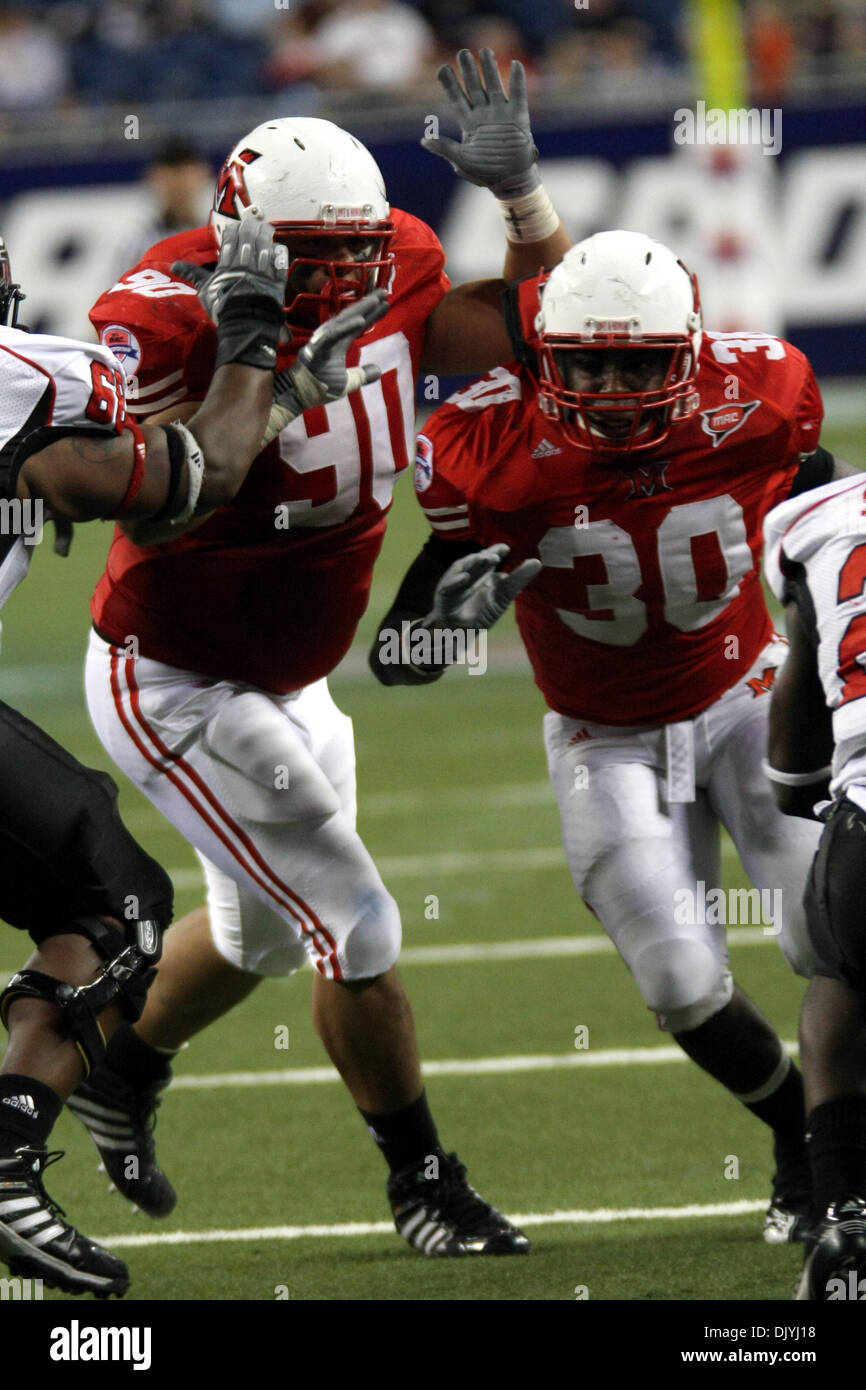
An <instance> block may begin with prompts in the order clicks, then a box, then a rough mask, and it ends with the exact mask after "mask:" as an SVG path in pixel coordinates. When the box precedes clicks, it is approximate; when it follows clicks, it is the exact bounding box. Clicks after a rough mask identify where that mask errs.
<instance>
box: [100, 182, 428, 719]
mask: <svg viewBox="0 0 866 1390" xmlns="http://www.w3.org/2000/svg"><path fill="white" fill-rule="evenodd" d="M391 216H392V220H393V222H394V223H395V225H396V234H395V236H394V238H393V241H392V243H391V244H392V248H393V250H394V252H395V257H396V259H395V271H394V275H393V279H392V283H391V286H390V290H389V303H390V307H389V310H388V313H387V314H386V315H385V317H384V318H383V319H381V320H380V321H379V322H378V323H377V324H374V325H373V327H372V328H371V329H369V330H368V332H367V333H365V334H364V336H363V338H362V339H361V340H360V342H359V343H356V344H353V346H352V348H351V349H350V351H349V353H348V356H347V361H348V363H349V365H354V364H356V363H358V362H375V363H377V364H378V365H379V366H380V367H381V368H382V377H381V379H380V380H379V381H376V382H371V383H370V384H369V385H368V386H365V387H363V388H362V390H361V391H358V392H356V393H355V394H354V395H352V396H349V397H347V398H344V399H343V400H339V401H334V402H333V403H332V404H331V405H328V406H321V407H318V408H316V409H314V410H307V411H305V412H304V414H303V415H302V416H301V417H300V418H298V419H297V420H293V421H292V423H291V424H290V425H289V426H288V427H287V428H286V429H285V430H283V431H282V433H281V434H280V436H279V438H278V439H276V440H274V441H273V443H272V444H270V445H268V447H267V448H266V449H264V450H263V451H262V453H261V454H260V455H259V456H258V458H257V459H256V460H255V462H254V463H253V465H252V468H251V469H250V472H249V474H248V476H247V479H246V481H245V483H244V485H243V487H242V488H241V489H240V491H239V492H238V494H237V496H236V497H235V498H234V500H233V501H232V502H231V503H229V504H228V506H226V507H222V508H221V509H220V510H219V511H218V512H216V513H215V514H214V515H213V516H212V517H211V518H210V519H209V520H208V521H206V522H205V523H204V524H203V525H202V526H200V527H198V528H197V529H196V530H194V531H191V532H189V533H188V534H187V535H184V536H180V537H179V538H178V539H177V540H176V541H172V542H170V543H168V544H166V545H160V546H151V547H147V548H143V547H139V546H136V545H133V543H132V542H131V541H130V540H128V539H127V537H126V536H124V535H123V533H122V532H121V531H120V530H118V531H117V532H116V533H115V537H114V541H113V543H112V546H111V550H110V552H109V556H108V563H107V566H106V570H105V573H104V574H103V576H102V578H101V579H100V581H99V584H98V585H97V588H96V592H95V594H94V597H93V603H92V613H93V620H94V623H95V625H96V627H97V628H98V629H99V631H100V632H101V633H102V634H103V635H104V636H106V637H107V638H108V639H109V640H111V641H114V642H122V641H123V640H124V638H125V637H126V636H127V635H128V634H135V635H136V636H137V637H138V641H139V651H140V652H141V654H142V655H143V656H147V657H151V658H153V659H154V660H157V661H164V662H167V663H168V664H169V665H172V666H179V667H181V668H182V669H185V670H192V671H200V672H201V673H202V674H203V675H207V676H212V677H214V678H216V679H224V680H239V681H245V682H248V683H249V684H251V685H255V686H259V687H260V688H262V689H264V690H272V691H275V692H278V693H281V694H284V693H287V692H289V691H291V690H297V689H300V688H301V687H302V686H305V685H309V684H310V682H311V681H315V680H318V679H319V678H320V677H322V676H324V675H327V673H328V672H329V671H331V670H333V668H334V666H336V664H337V662H338V661H339V660H340V659H341V657H342V656H343V655H344V653H345V651H346V649H347V648H348V646H349V644H350V642H351V640H352V637H353V635H354V632H355V628H356V627H357V624H358V621H359V619H360V617H361V615H362V613H363V612H364V609H365V608H366V606H367V600H368V597H369V590H370V578H371V573H372V568H373V563H374V561H375V559H376V556H377V555H378V553H379V549H380V547H381V544H382V537H383V534H384V530H385V514H386V512H387V510H388V507H389V505H390V501H391V491H392V488H393V484H394V479H395V477H396V475H397V474H398V473H399V472H400V471H401V470H402V469H403V468H405V467H406V465H407V463H408V461H409V458H410V457H411V453H412V447H413V437H414V418H415V400H414V386H415V374H416V372H417V370H418V366H419V361H420V356H421V352H422V348H423V342H424V329H425V324H426V321H427V318H428V317H429V315H430V314H431V312H432V311H433V309H434V308H435V306H436V305H437V304H438V302H439V300H440V299H441V298H442V296H443V295H444V294H445V292H446V290H447V289H448V279H447V276H446V275H445V274H444V270H443V266H444V262H445V256H444V252H443V251H442V247H441V246H440V244H439V241H438V240H437V238H436V236H435V235H434V233H433V232H432V231H431V230H430V228H429V227H427V226H426V225H425V223H423V222H420V221H418V219H417V218H414V217H412V216H410V215H409V214H408V213H404V212H400V211H398V210H397V209H392V211H391ZM216 256H217V251H216V242H215V239H214V235H213V232H212V230H211V229H210V228H209V227H203V228H199V229H198V230H196V231H192V232H184V233H181V235H179V236H175V237H169V238H168V239H167V240H166V241H162V242H159V243H158V244H157V245H156V246H154V247H153V248H152V249H151V250H150V251H149V252H148V253H147V255H146V256H145V257H144V258H143V259H142V261H141V262H139V265H138V266H136V267H135V269H134V270H132V271H130V272H128V273H127V274H126V275H124V276H123V277H122V278H121V280H120V281H119V282H118V284H117V285H115V286H114V287H113V288H112V289H110V290H108V291H107V292H106V293H105V294H103V295H102V296H101V298H100V299H99V300H98V301H97V303H96V304H95V305H94V307H93V309H92V311H91V315H90V317H91V320H92V322H93V324H94V327H95V328H96V329H97V331H98V332H99V334H100V339H101V341H102V342H103V343H104V344H105V345H106V346H108V347H110V348H111V349H112V351H114V352H115V353H116V354H117V355H118V356H119V357H120V359H121V361H122V362H123V365H124V368H125V371H126V374H127V378H128V382H129V387H130V388H131V389H130V390H129V391H128V395H129V398H130V406H131V408H132V409H133V410H135V412H136V414H137V416H138V417H139V419H146V418H147V416H148V415H151V414H153V413H155V412H156V411H162V410H165V409H168V408H169V407H171V406H172V405H175V404H179V403H180V402H181V401H187V400H197V399H200V398H201V397H202V396H204V394H205V392H206V391H207V387H208V383H209V381H210V378H211V376H212V374H213V366H214V359H215V353H216V330H215V328H214V325H213V324H212V322H211V320H210V319H209V318H208V316H207V314H206V313H205V312H204V309H203V308H202V306H201V304H200V302H199V299H198V296H197V294H196V292H195V290H194V289H193V288H192V287H191V286H190V285H187V284H184V283H183V282H182V281H179V280H177V279H176V278H173V277H172V273H171V265H172V262H173V261H176V260H186V261H192V262H193V263H195V264H209V263H212V262H213V261H215V260H216ZM292 356H293V353H292V351H291V349H286V350H281V353H280V359H279V366H280V367H283V366H286V365H288V363H289V362H290V361H291V360H292Z"/></svg>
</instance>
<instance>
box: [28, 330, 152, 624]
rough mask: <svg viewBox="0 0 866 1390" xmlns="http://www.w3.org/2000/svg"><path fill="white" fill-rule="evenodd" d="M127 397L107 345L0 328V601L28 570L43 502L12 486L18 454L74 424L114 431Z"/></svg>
mask: <svg viewBox="0 0 866 1390" xmlns="http://www.w3.org/2000/svg"><path fill="white" fill-rule="evenodd" d="M125 417H126V397H125V384H124V376H123V372H122V370H121V368H120V364H119V363H118V361H117V359H116V358H115V357H114V356H113V354H112V353H110V352H109V351H108V349H107V348H104V347H101V346H99V345H98V344H97V343H79V342H75V341H73V340H72V339H70V338H55V337H51V336H49V335H47V334H40V333H26V332H24V331H23V330H22V329H18V328H5V327H0V607H2V606H3V604H4V603H5V602H6V600H7V598H8V597H9V595H10V594H11V593H12V590H13V589H14V588H16V586H17V585H18V584H20V582H21V580H22V579H23V578H24V576H25V575H26V573H27V570H28V567H29V564H30V556H31V555H32V553H33V546H34V545H36V544H37V543H38V542H39V540H40V539H41V536H42V519H43V518H42V504H41V502H40V501H39V500H38V499H36V500H33V501H30V500H28V501H20V500H19V499H17V498H16V495H15V489H16V484H17V478H18V470H19V468H20V467H21V464H22V463H23V462H24V460H25V459H26V458H27V457H28V456H29V455H30V454H32V453H34V452H36V451H37V450H38V449H42V448H45V447H46V445H48V444H50V443H51V442H52V440H53V439H55V438H60V437H62V435H63V434H64V433H72V432H74V431H76V430H86V431H94V430H97V431H100V430H102V431H105V432H106V433H109V434H120V432H121V430H122V428H123V423H124V419H125Z"/></svg>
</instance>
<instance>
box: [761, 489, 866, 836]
mask: <svg viewBox="0 0 866 1390" xmlns="http://www.w3.org/2000/svg"><path fill="white" fill-rule="evenodd" d="M764 540H765V547H766V549H765V555H766V561H765V563H766V569H767V578H768V580H769V583H770V585H771V587H772V590H773V593H774V594H775V595H776V598H777V599H779V601H780V602H782V603H785V602H789V601H790V600H791V599H796V600H797V602H798V604H799V607H800V611H801V613H802V616H803V618H804V621H805V624H806V627H807V630H809V632H810V635H811V636H812V637H813V639H814V641H815V642H816V645H817V652H818V673H819V675H820V677H821V684H822V686H823V687H824V694H825V696H826V699H827V705H828V707H829V708H830V710H832V713H833V738H834V742H835V751H834V754H833V778H832V781H831V783H830V793H831V795H832V796H833V797H838V796H842V795H844V796H847V797H850V799H851V800H852V801H854V802H856V803H857V805H858V806H862V807H863V809H864V810H866V477H862V478H843V479H840V480H839V481H838V482H833V483H827V484H826V485H825V486H824V487H817V488H814V489H813V490H812V491H811V492H808V493H805V494H804V495H802V496H800V497H795V498H791V499H790V500H789V501H787V502H783V503H782V504H781V506H778V507H774V509H773V510H772V511H771V512H770V513H769V514H768V515H767V517H766V519H765V521H764Z"/></svg>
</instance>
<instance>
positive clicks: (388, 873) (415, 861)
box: [168, 844, 737, 893]
mask: <svg viewBox="0 0 866 1390" xmlns="http://www.w3.org/2000/svg"><path fill="white" fill-rule="evenodd" d="M722 858H723V859H724V860H725V861H727V860H731V859H736V858H737V852H736V850H735V849H734V847H733V845H728V844H723V846H722ZM376 867H377V869H378V870H379V873H380V874H381V875H382V877H383V879H385V881H386V882H387V881H388V880H389V879H391V880H393V879H398V878H429V877H430V876H431V875H432V874H471V873H487V872H491V871H492V872H493V873H500V874H507V873H538V872H540V871H543V870H546V869H563V870H565V872H567V871H568V870H567V866H566V863H565V855H564V853H563V850H562V846H561V845H538V846H535V847H533V848H531V849H490V850H484V849H481V850H465V851H464V850H446V851H444V852H442V853H439V854H435V853H432V852H431V853H427V854H383V855H379V856H378V858H377V859H376ZM168 873H169V876H170V877H171V880H172V883H173V884H174V887H175V890H176V891H177V892H178V893H180V892H183V891H184V890H185V889H187V888H197V887H199V886H201V885H202V883H203V880H202V874H201V870H200V869H182V868H172V869H169V870H168Z"/></svg>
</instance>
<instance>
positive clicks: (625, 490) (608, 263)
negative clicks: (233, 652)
mask: <svg viewBox="0 0 866 1390" xmlns="http://www.w3.org/2000/svg"><path fill="white" fill-rule="evenodd" d="M539 294H540V297H539ZM511 320H512V323H513V324H514V325H515V340H516V349H517V353H518V356H519V359H520V360H519V361H517V362H512V363H511V364H510V365H509V366H506V367H501V368H499V369H497V370H496V371H493V372H490V373H489V374H488V375H487V376H485V377H483V378H481V380H479V381H476V382H475V383H473V384H472V385H470V386H468V387H466V388H465V389H464V390H462V391H459V392H458V393H457V394H456V395H454V396H452V397H451V399H450V400H449V401H447V402H446V403H445V404H443V405H442V406H441V407H440V408H439V409H438V410H437V411H436V412H435V413H434V414H433V416H432V417H431V419H430V420H429V421H428V423H427V425H426V426H425V432H424V435H422V436H421V438H420V440H419V449H418V462H417V467H416V488H417V490H418V493H419V501H420V503H421V505H422V507H423V508H424V510H425V513H426V515H427V517H428V519H429V521H430V525H431V527H432V530H433V535H432V537H431V539H430V541H429V542H428V544H427V545H426V547H425V549H424V550H423V551H422V553H421V555H420V556H419V557H418V559H417V560H416V561H415V563H414V564H413V566H412V567H411V569H410V570H409V572H408V574H407V576H406V578H405V580H404V582H403V585H402V586H401V589H400V592H399V593H398V595H397V597H396V599H395V602H394V605H393V607H392V610H391V612H390V613H389V614H388V616H387V617H386V619H385V620H384V622H383V624H382V628H381V629H380V634H379V640H378V642H377V644H376V645H375V646H374V649H373V653H372V656H371V663H372V665H373V669H374V671H375V673H376V674H377V676H378V677H379V679H380V680H382V681H383V683H384V684H397V683H417V682H423V681H425V680H430V679H435V678H436V677H437V676H438V675H441V674H442V671H443V670H444V669H445V667H444V664H443V661H442V660H441V659H439V660H438V662H437V660H436V656H435V653H434V654H433V657H432V659H431V648H430V644H429V643H427V644H426V648H425V644H424V643H423V642H416V639H415V637H414V636H413V633H414V632H415V628H416V627H418V628H421V629H427V630H433V631H434V632H435V630H436V629H437V628H441V627H442V626H443V625H444V626H445V627H446V628H448V629H451V630H454V631H459V630H460V629H461V628H465V629H467V630H472V629H475V628H478V627H482V628H483V627H486V626H488V625H489V623H490V622H491V621H494V620H495V618H496V617H497V616H498V614H499V611H501V608H502V606H503V599H504V600H506V601H507V599H508V598H509V597H510V592H509V590H508V588H507V586H508V584H509V579H508V578H506V576H505V575H503V573H502V572H501V571H500V570H499V569H498V566H499V565H500V564H501V561H502V559H503V557H504V556H505V555H508V554H509V552H510V559H509V563H512V562H518V570H517V571H513V572H512V576H511V578H512V579H513V575H514V573H517V572H518V571H520V570H523V571H524V574H525V569H524V567H525V566H527V565H530V564H532V565H534V566H535V567H536V568H537V569H538V570H539V572H538V574H537V577H536V578H534V580H533V581H532V582H531V583H530V584H529V587H528V588H526V591H525V592H524V593H522V594H521V595H520V597H519V598H518V600H517V619H518V623H519V627H520V632H521V636H522V638H523V641H524V643H525V646H526V649H527V652H528V654H529V658H530V661H531V663H532V668H533V671H534V674H535V679H536V682H537V684H538V685H539V687H540V688H541V690H542V692H543V694H544V696H545V698H546V700H547V703H548V705H549V713H548V714H547V715H546V717H545V721H544V733H545V742H546V747H547V756H548V764H549V769H550V774H551V778H552V781H553V785H554V788H555V791H556V795H557V798H558V801H559V806H560V814H561V821H562V831H563V838H564V842H565V850H566V856H567V859H568V863H569V867H570V870H571V873H572V877H573V879H574V883H575V886H576V888H577V891H578V893H579V894H580V895H581V897H582V898H583V899H584V901H585V902H586V904H587V905H588V906H589V907H590V908H591V910H592V911H593V912H594V914H595V915H596V916H597V917H598V918H599V920H600V921H601V922H602V924H603V926H604V927H605V930H606V931H607V932H608V934H609V935H610V936H611V938H612V940H613V941H614V943H615V945H616V946H617V948H618V950H619V951H620V953H621V955H622V956H623V959H624V960H625V962H626V964H627V965H628V967H629V969H630V971H631V972H632V974H633V976H634V978H635V981H636V983H637V985H638V987H639V989H640V991H641V993H642V995H643V998H644V999H645V1001H646V1003H647V1005H648V1006H649V1008H651V1009H652V1010H653V1011H654V1012H655V1013H656V1014H657V1016H658V1019H659V1023H660V1026H661V1027H662V1028H664V1029H666V1030H667V1031H669V1032H670V1033H672V1034H673V1036H674V1037H675V1038H676V1040H677V1042H678V1043H679V1044H680V1046H681V1047H682V1048H683V1049H684V1051H685V1052H686V1053H687V1054H688V1055H689V1056H690V1057H692V1058H693V1059H694V1060H695V1061H696V1062H697V1063H698V1064H699V1065H700V1066H702V1067H703V1068H704V1069H705V1070H706V1071H708V1072H709V1073H710V1074H711V1075H712V1076H714V1077H716V1078H717V1079H718V1080H719V1081H720V1082H721V1083H722V1084H723V1085H724V1086H726V1087H727V1088H728V1089H729V1090H730V1091H731V1092H732V1093H733V1094H734V1095H735V1096H736V1097H737V1098H738V1099H740V1100H742V1101H743V1102H744V1104H745V1105H746V1106H747V1107H748V1108H749V1109H750V1110H752V1112H753V1113H754V1114H755V1115H757V1116H758V1117H759V1118H761V1119H763V1120H765V1121H766V1122H767V1123H768V1124H769V1125H770V1126H771V1127H772V1129H773V1131H774V1138H775V1154H776V1175H775V1179H774V1188H773V1198H772V1202H771V1206H770V1210H769V1212H768V1215H767V1222H766V1225H765V1237H766V1238H767V1239H768V1240H771V1241H774V1240H782V1239H788V1238H794V1237H795V1235H796V1234H797V1233H798V1232H799V1233H802V1231H803V1230H804V1228H805V1224H806V1216H807V1211H808V1188H809V1181H808V1170H807V1166H806V1162H805V1151H804V1140H803V1091H802V1082H801V1078H800V1076H799V1073H798V1072H797V1070H796V1068H795V1067H794V1066H793V1065H792V1064H791V1063H790V1061H789V1059H788V1057H787V1056H786V1054H785V1052H784V1049H783V1047H782V1044H781V1042H780V1040H779V1038H778V1037H777V1036H776V1033H775V1032H774V1030H773V1029H772V1028H771V1026H770V1025H769V1023H767V1022H766V1020H765V1019H764V1018H763V1017H762V1016H761V1014H760V1013H759V1012H758V1010H757V1009H756V1008H755V1006H754V1004H752V1003H751V1002H750V1000H749V999H748V998H747V997H746V996H745V995H744V994H743V992H742V990H740V989H739V988H738V987H737V986H736V985H735V984H734V982H733V980H732V977H731V974H730V971H729V969H728V959H727V950H726V939H725V937H726V934H725V925H726V923H727V922H728V921H730V920H734V921H736V920H742V917H741V915H740V914H741V913H742V910H743V908H746V909H747V913H748V911H749V909H751V913H752V914H753V917H752V920H755V921H757V922H759V921H760V920H761V914H760V911H758V910H757V902H756V900H757V899H758V898H759V896H760V897H761V902H762V905H766V906H767V907H769V908H770V916H771V920H772V925H769V926H768V930H769V931H771V932H776V933H778V934H779V936H780V942H781V945H782V948H783V950H784V952H785V954H786V956H787V958H788V960H789V961H790V962H791V964H792V965H793V966H794V968H795V969H797V970H798V971H800V972H801V973H806V972H808V969H809V967H810V963H811V952H810V949H809V945H808V942H807V940H806V938H805V932H804V920H803V913H802V910H801V907H800V900H801V897H802V887H803V883H804V876H805V870H806V865H807V864H808V861H809V859H810V858H811V855H812V852H813V851H814V847H815V842H816V830H815V828H814V827H813V826H811V825H808V824H806V823H805V822H803V823H798V822H788V821H786V820H785V818H784V817H783V816H782V815H781V814H780V813H779V812H778V810H777V809H776V806H775V804H774V802H773V797H772V794H771V790H770V787H769V784H768V782H767V780H766V778H765V777H764V775H763V772H762V770H761V758H762V755H763V753H764V749H765V746H766V721H767V706H768V704H769V698H768V697H769V692H770V690H771V688H772V685H773V680H774V677H775V674H776V671H777V669H778V668H779V666H780V664H781V662H782V660H783V659H784V654H785V644H784V642H783V640H782V639H780V638H779V637H777V636H776V634H775V633H774V632H773V625H772V622H771V620H770V616H769V613H768V612H767V609H766V606H765V603H764V599H763V594H762V590H761V583H760V570H759V565H760V551H761V525H762V520H763V517H764V515H765V513H766V512H767V511H768V509H769V508H770V507H771V506H772V505H773V504H774V503H776V502H779V501H780V500H781V499H782V498H784V497H786V496H790V495H791V494H792V493H796V492H798V491H802V490H803V489H805V488H809V487H813V486H816V485H817V484H819V483H821V482H823V481H825V480H826V478H828V477H829V476H830V475H831V473H832V472H833V467H834V460H833V459H832V457H831V456H830V455H829V454H828V453H827V451H826V450H824V449H822V448H821V447H820V446H819V443H818V435H819V427H820V423H821V418H822V406H821V400H820V396H819V393H818V388H817V386H816V383H815V380H814V377H813V375H812V371H811V368H810V367H809V364H808V362H807V361H806V359H805V358H804V357H803V355H802V353H800V352H798V351H797V349H796V348H794V347H792V346H791V345H790V344H789V343H785V342H783V341H782V340H780V339H779V338H774V337H771V336H767V335H761V334H744V335H737V334H730V333H723V334H716V333H705V332H703V330H702V324H701V315H700V306H699V302H698V293H697V285H696V282H695V281H694V280H693V278H692V277H690V276H689V274H688V272H687V271H686V270H685V268H684V267H683V265H682V263H681V262H679V261H678V260H677V259H676V257H675V256H674V255H673V254H672V253H671V252H670V251H669V250H668V249H667V248H666V247H664V246H661V245H660V244H659V243H658V242H655V241H652V240H651V239H650V238H649V237H647V236H642V235H640V234H637V233H633V232H623V231H612V232H603V233H600V234H598V235H597V236H594V237H591V238H589V239H588V240H586V241H584V242H581V243H580V244H579V245H578V246H575V247H573V248H572V249H571V250H570V251H569V252H568V253H567V255H566V256H565V257H564V259H563V261H562V262H561V264H560V265H559V266H558V267H557V268H556V269H555V270H553V271H552V272H551V273H550V275H549V276H541V277H540V278H535V279H530V280H528V281H527V282H526V283H524V284H522V285H520V286H519V287H517V288H516V290H515V292H514V295H513V305H512V314H511ZM836 470H837V473H839V474H840V475H841V474H843V473H844V472H845V471H846V470H847V471H856V470H852V469H851V466H850V465H839V464H837V465H836ZM482 546H483V547H488V548H487V549H485V550H484V551H483V552H482V553H481V554H480V555H479V554H478V553H477V552H478V550H479V547H482ZM455 556H457V557H458V558H456V559H455V558H454V557H455ZM443 576H444V577H443ZM395 632H402V633H403V634H404V640H403V641H402V642H400V643H396V642H395V641H394V640H393V639H394V634H395ZM416 647H417V649H418V650H419V651H420V653H421V662H419V664H418V665H417V666H415V667H413V666H412V664H411V663H412V653H413V650H415V649H416ZM422 663H423V664H422ZM720 825H723V826H725V827H726V829H727V830H728V832H729V833H730V835H731V838H732V839H733V841H734V843H735V845H736V847H737V851H738V853H739V855H740V858H741V860H742V863H743V866H744V868H745V869H746V872H747V873H748V875H749V878H750V879H751V881H752V883H753V884H754V885H755V887H756V889H759V890H762V895H760V894H759V893H755V892H754V891H753V893H752V897H751V898H748V897H747V896H746V895H741V896H737V897H734V896H731V897H728V896H726V895H723V894H722V892H721V889H720V887H719V883H720V856H719V826H720ZM774 890H778V892H777V895H776V896H774ZM729 905H730V908H731V911H730V913H729V911H728V907H729ZM734 910H736V912H737V916H736V917H735V916H734ZM765 915H766V914H765Z"/></svg>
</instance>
